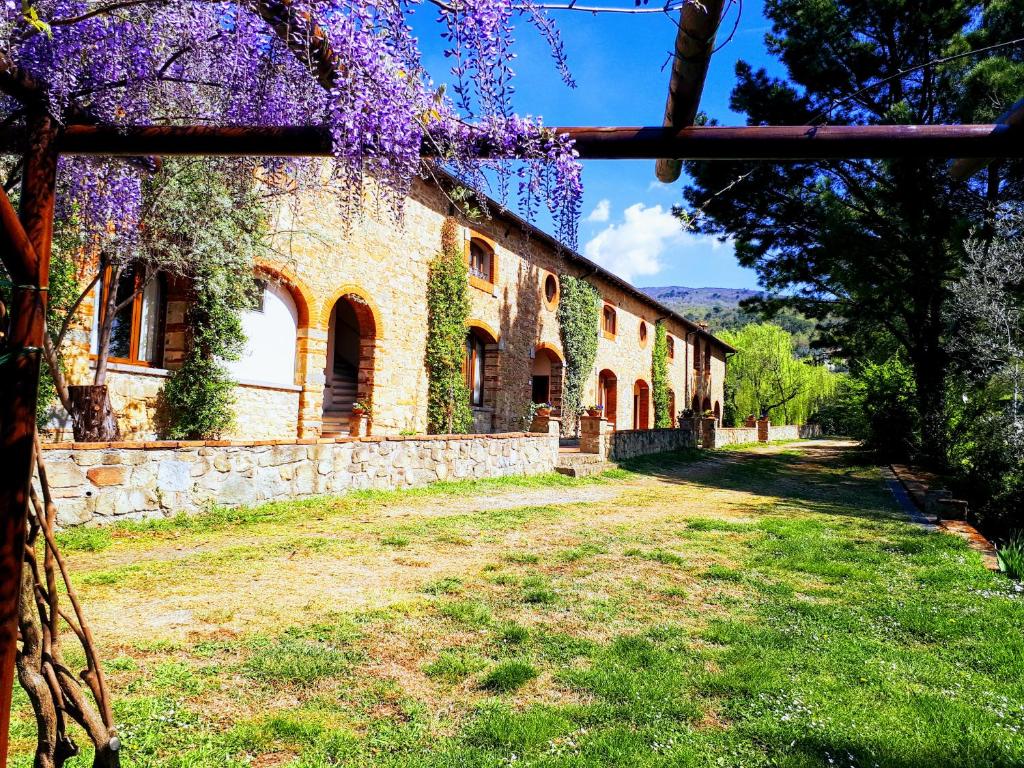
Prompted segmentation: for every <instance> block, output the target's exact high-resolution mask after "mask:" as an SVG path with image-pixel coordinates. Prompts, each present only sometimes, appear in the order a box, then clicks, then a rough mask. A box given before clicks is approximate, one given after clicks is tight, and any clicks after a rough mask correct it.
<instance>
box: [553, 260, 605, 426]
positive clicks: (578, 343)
mask: <svg viewBox="0 0 1024 768" xmlns="http://www.w3.org/2000/svg"><path fill="white" fill-rule="evenodd" d="M559 284H560V286H561V298H560V299H559V301H558V333H559V336H560V337H561V340H562V351H563V353H564V354H565V383H564V384H563V385H562V429H563V430H564V431H565V432H566V433H567V434H575V432H576V425H577V422H578V420H579V415H580V413H581V412H582V410H583V403H582V402H581V400H582V398H583V387H584V385H585V384H586V381H587V378H588V377H589V376H590V375H591V374H592V373H593V370H594V361H595V360H596V359H597V337H598V333H599V331H600V323H601V294H600V293H598V292H597V289H596V288H594V286H592V285H591V284H590V283H588V282H587V281H586V280H584V279H583V278H582V277H573V276H572V275H561V276H560V277H559Z"/></svg>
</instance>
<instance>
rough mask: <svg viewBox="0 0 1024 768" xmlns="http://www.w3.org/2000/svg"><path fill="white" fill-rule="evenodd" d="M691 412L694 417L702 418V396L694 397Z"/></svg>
mask: <svg viewBox="0 0 1024 768" xmlns="http://www.w3.org/2000/svg"><path fill="white" fill-rule="evenodd" d="M690 410H692V411H693V415H694V416H700V396H699V395H694V396H693V401H692V402H691V403H690Z"/></svg>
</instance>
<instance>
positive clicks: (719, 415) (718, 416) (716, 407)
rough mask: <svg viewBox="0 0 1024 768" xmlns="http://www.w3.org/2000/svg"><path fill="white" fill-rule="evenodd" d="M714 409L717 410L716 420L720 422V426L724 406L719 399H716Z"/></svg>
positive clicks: (719, 424)
mask: <svg viewBox="0 0 1024 768" xmlns="http://www.w3.org/2000/svg"><path fill="white" fill-rule="evenodd" d="M713 410H714V412H715V421H716V422H717V423H718V426H722V406H721V404H720V403H719V402H718V401H717V400H715V407H714V409H713Z"/></svg>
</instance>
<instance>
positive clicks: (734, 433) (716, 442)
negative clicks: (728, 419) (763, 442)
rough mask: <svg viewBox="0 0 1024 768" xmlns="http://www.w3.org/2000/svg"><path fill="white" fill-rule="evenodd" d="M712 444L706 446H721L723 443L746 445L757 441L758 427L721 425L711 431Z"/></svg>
mask: <svg viewBox="0 0 1024 768" xmlns="http://www.w3.org/2000/svg"><path fill="white" fill-rule="evenodd" d="M711 437H712V441H713V442H712V444H711V445H705V446H704V447H705V448H721V447H722V446H723V445H746V444H747V443H756V442H758V440H757V427H720V428H718V429H715V430H713V431H712V432H711Z"/></svg>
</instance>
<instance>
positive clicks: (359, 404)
mask: <svg viewBox="0 0 1024 768" xmlns="http://www.w3.org/2000/svg"><path fill="white" fill-rule="evenodd" d="M352 415H353V416H369V415H370V404H369V403H368V402H364V401H363V400H357V401H356V402H354V403H352Z"/></svg>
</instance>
